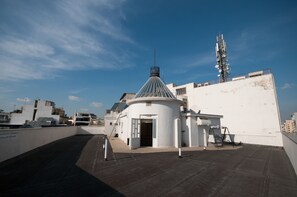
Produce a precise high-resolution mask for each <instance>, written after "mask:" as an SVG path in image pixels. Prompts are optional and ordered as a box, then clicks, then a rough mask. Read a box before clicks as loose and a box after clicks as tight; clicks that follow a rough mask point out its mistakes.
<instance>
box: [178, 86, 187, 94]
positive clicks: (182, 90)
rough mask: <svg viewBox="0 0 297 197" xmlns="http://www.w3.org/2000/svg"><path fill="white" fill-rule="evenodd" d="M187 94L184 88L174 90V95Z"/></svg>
mask: <svg viewBox="0 0 297 197" xmlns="http://www.w3.org/2000/svg"><path fill="white" fill-rule="evenodd" d="M182 94H187V90H186V88H180V89H176V95H182Z"/></svg>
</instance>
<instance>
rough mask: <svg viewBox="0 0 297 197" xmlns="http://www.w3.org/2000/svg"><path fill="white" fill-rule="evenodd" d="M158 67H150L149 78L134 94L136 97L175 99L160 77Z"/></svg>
mask: <svg viewBox="0 0 297 197" xmlns="http://www.w3.org/2000/svg"><path fill="white" fill-rule="evenodd" d="M159 71H160V69H159V67H156V66H154V67H151V73H150V78H149V79H148V80H147V81H146V83H145V84H144V85H143V86H142V88H141V89H140V90H139V92H138V93H137V94H136V95H135V97H134V98H135V99H137V98H146V97H158V98H168V99H176V97H175V96H174V95H173V94H172V92H171V91H170V90H169V89H168V88H167V86H166V85H165V84H164V82H163V81H162V80H161V79H160V77H159V76H160V74H159Z"/></svg>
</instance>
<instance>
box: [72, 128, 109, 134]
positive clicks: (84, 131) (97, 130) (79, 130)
mask: <svg viewBox="0 0 297 197" xmlns="http://www.w3.org/2000/svg"><path fill="white" fill-rule="evenodd" d="M76 134H77V135H89V134H90V135H98V134H103V135H105V134H106V133H105V127H103V126H101V127H100V126H99V127H97V126H80V127H77V133H76Z"/></svg>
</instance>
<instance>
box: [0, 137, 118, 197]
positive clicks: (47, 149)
mask: <svg viewBox="0 0 297 197" xmlns="http://www.w3.org/2000/svg"><path fill="white" fill-rule="evenodd" d="M92 137H93V136H91V135H88V136H73V137H69V138H66V139H63V140H59V141H56V142H54V143H51V144H48V145H46V146H43V147H41V148H38V149H35V150H33V151H30V152H28V153H25V154H23V155H21V156H19V157H16V158H14V159H11V160H8V161H6V162H2V163H1V164H0V194H1V195H0V196H5V195H7V196H15V195H17V196H19V195H22V196H57V195H58V196H59V195H60V196H110V195H113V196H122V195H121V194H120V193H119V192H117V191H116V190H114V189H113V188H111V187H110V186H108V185H106V184H105V183H103V182H102V181H100V180H99V179H97V178H95V177H94V176H92V175H90V174H89V173H87V172H85V171H84V170H82V169H81V168H80V167H78V166H77V165H76V162H77V160H78V159H79V157H80V155H81V151H82V150H83V148H84V147H85V146H86V144H87V143H88V141H89V140H90V139H92Z"/></svg>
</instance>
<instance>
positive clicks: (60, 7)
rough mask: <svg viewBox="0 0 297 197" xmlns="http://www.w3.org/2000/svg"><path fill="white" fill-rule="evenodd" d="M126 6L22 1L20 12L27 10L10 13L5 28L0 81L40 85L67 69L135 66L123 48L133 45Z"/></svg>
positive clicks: (102, 1)
mask: <svg viewBox="0 0 297 197" xmlns="http://www.w3.org/2000/svg"><path fill="white" fill-rule="evenodd" d="M123 3H124V1H117V0H108V1H107V0H98V1H97V0H96V1H95V0H86V1H66V0H65V1H55V0H54V1H50V2H48V3H42V4H32V5H31V6H28V4H27V3H24V2H22V1H20V2H17V4H19V5H15V7H23V8H24V9H20V10H18V12H16V11H15V10H13V9H12V10H7V11H6V12H5V14H4V15H3V20H2V23H3V25H1V26H2V27H1V26H0V69H1V70H2V71H3V72H1V73H0V80H4V81H12V80H40V79H49V78H55V77H57V73H59V74H60V73H61V71H65V70H67V71H69V70H86V69H88V70H89V69H123V68H126V67H131V66H133V64H131V63H130V60H131V58H133V55H134V53H133V52H131V51H129V49H128V47H125V50H123V48H121V47H119V46H121V45H127V44H128V45H130V46H132V45H134V41H133V40H132V39H131V38H130V37H129V35H128V34H127V33H126V30H125V29H124V28H123V26H122V24H121V23H122V21H124V20H125V16H124V14H123V11H122V6H123ZM48 4H50V5H48ZM9 21H13V23H12V22H11V23H10V22H9ZM2 23H1V24H2ZM16 24H17V25H16ZM4 27H5V28H4Z"/></svg>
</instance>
